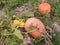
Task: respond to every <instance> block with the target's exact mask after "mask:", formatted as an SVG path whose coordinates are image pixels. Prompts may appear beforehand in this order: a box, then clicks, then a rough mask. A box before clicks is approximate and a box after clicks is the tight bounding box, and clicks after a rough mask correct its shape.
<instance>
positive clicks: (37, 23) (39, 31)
mask: <svg viewBox="0 0 60 45" xmlns="http://www.w3.org/2000/svg"><path fill="white" fill-rule="evenodd" d="M31 24H32V26H34V27H37V28H38V29H37V28H34V29H30V28H29V26H30V25H31ZM25 30H26V31H27V32H29V31H31V32H29V34H30V35H31V36H33V37H34V38H38V37H39V36H41V35H42V34H43V33H44V31H45V26H44V24H43V23H42V22H41V21H40V20H39V19H37V18H35V17H32V18H29V19H28V20H27V21H26V22H25Z"/></svg>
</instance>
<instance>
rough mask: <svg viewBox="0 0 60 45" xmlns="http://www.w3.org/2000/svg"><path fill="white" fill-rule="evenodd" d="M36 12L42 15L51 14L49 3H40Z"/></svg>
mask: <svg viewBox="0 0 60 45" xmlns="http://www.w3.org/2000/svg"><path fill="white" fill-rule="evenodd" d="M38 11H39V12H41V13H43V14H48V13H50V12H51V5H50V4H49V3H47V2H46V3H41V4H40V5H39V7H38Z"/></svg>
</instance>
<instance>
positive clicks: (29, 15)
mask: <svg viewBox="0 0 60 45" xmlns="http://www.w3.org/2000/svg"><path fill="white" fill-rule="evenodd" d="M25 16H27V17H33V16H34V12H28V13H26V14H25Z"/></svg>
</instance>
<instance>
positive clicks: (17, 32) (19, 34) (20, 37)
mask: <svg viewBox="0 0 60 45" xmlns="http://www.w3.org/2000/svg"><path fill="white" fill-rule="evenodd" d="M13 34H14V35H15V36H17V37H18V38H19V39H21V40H23V36H22V34H21V32H20V31H19V30H17V29H15V31H14V33H13Z"/></svg>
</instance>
